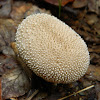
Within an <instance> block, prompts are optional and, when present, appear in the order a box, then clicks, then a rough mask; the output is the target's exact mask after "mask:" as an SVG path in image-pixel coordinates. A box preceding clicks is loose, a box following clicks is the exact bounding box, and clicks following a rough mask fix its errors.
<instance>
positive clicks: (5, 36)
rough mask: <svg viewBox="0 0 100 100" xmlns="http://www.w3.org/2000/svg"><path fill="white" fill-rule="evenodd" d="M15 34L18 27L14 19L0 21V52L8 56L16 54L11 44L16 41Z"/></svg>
mask: <svg viewBox="0 0 100 100" xmlns="http://www.w3.org/2000/svg"><path fill="white" fill-rule="evenodd" d="M15 33H16V25H15V22H14V21H13V20H12V19H6V20H5V19H0V52H2V53H3V54H7V55H13V54H14V52H13V50H12V49H11V48H10V43H11V42H12V41H15ZM3 50H4V51H3Z"/></svg>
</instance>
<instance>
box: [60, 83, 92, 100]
mask: <svg viewBox="0 0 100 100" xmlns="http://www.w3.org/2000/svg"><path fill="white" fill-rule="evenodd" d="M93 87H94V85H91V86H89V87H86V88H84V89H82V90H79V91H77V92H74V93H73V94H70V95H68V96H65V97H63V98H60V99H58V100H64V99H66V98H68V97H71V96H73V95H76V94H78V93H80V92H83V91H86V90H88V89H90V88H93Z"/></svg>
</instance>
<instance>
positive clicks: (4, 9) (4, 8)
mask: <svg viewBox="0 0 100 100" xmlns="http://www.w3.org/2000/svg"><path fill="white" fill-rule="evenodd" d="M11 5H12V0H1V1H0V17H9V15H10V12H11Z"/></svg>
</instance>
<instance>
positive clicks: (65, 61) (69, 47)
mask: <svg viewBox="0 0 100 100" xmlns="http://www.w3.org/2000/svg"><path fill="white" fill-rule="evenodd" d="M16 45H17V48H18V51H19V55H20V57H21V58H22V59H23V60H24V61H25V63H26V64H27V66H28V67H29V68H30V69H32V70H33V72H34V73H35V74H36V75H38V76H40V77H42V78H43V79H45V80H46V81H48V82H54V83H69V82H73V81H76V80H78V79H79V78H80V77H82V76H83V75H84V74H85V73H86V71H87V68H88V66H89V61H90V59H89V52H88V48H87V46H86V43H85V42H84V40H83V39H82V38H81V37H80V36H79V35H78V34H77V33H76V32H75V31H74V30H72V29H71V28H70V27H69V26H68V25H66V24H65V23H64V22H62V21H60V20H59V19H57V18H56V17H54V16H51V15H48V14H34V15H30V16H28V17H27V18H26V19H24V20H23V21H22V23H21V24H20V25H19V27H18V29H17V32H16Z"/></svg>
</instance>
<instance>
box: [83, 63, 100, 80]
mask: <svg viewBox="0 0 100 100" xmlns="http://www.w3.org/2000/svg"><path fill="white" fill-rule="evenodd" d="M85 77H86V78H87V79H89V80H90V81H100V67H99V66H94V65H90V66H89V68H88V71H87V73H86V75H85Z"/></svg>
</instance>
